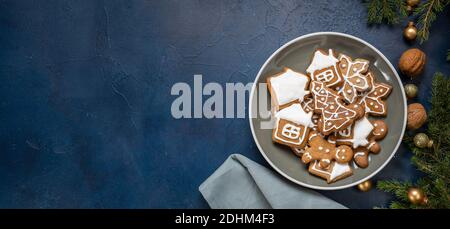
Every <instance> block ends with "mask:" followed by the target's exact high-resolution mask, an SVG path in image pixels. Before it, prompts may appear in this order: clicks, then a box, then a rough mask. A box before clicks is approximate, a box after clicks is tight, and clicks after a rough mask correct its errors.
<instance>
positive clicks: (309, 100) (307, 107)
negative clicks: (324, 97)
mask: <svg viewBox="0 0 450 229" xmlns="http://www.w3.org/2000/svg"><path fill="white" fill-rule="evenodd" d="M301 105H302V108H303V110H304V111H305V112H307V113H308V112H314V99H313V97H311V96H308V97H306V98H305V100H303V102H301ZM319 118H320V116H319V115H318V114H315V113H313V115H312V117H311V121H312V123H313V126H312V129H313V130H317V125H318V124H319Z"/></svg>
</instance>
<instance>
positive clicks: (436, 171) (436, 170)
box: [377, 72, 450, 209]
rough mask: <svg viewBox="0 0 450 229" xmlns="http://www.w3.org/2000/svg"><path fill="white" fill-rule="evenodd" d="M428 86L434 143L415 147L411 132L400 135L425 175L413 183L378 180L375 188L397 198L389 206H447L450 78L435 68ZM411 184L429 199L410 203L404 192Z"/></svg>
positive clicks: (449, 198) (449, 196) (449, 191)
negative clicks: (429, 86) (424, 203)
mask: <svg viewBox="0 0 450 229" xmlns="http://www.w3.org/2000/svg"><path fill="white" fill-rule="evenodd" d="M431 86H432V91H431V99H430V103H431V109H430V110H429V112H428V130H427V135H428V136H429V137H430V138H431V139H432V140H433V142H434V144H433V147H432V148H423V149H422V148H418V147H416V146H415V145H414V142H413V136H411V135H408V134H406V135H405V137H404V139H403V140H404V143H405V144H406V145H407V146H408V147H409V148H410V149H411V151H412V153H413V157H412V158H411V161H412V163H413V164H414V165H415V166H416V167H417V169H419V170H420V171H422V172H424V173H425V176H424V177H423V178H421V179H419V180H418V181H417V182H415V184H414V185H413V184H412V183H411V182H409V181H406V182H400V181H379V182H378V185H377V188H378V189H380V190H382V191H385V192H390V193H393V194H394V195H395V196H396V198H397V200H395V201H393V202H392V203H391V204H390V205H389V208H393V209H399V208H450V187H449V183H450V114H449V113H448V111H449V110H450V96H449V95H450V79H449V78H448V76H445V75H444V74H442V73H439V72H438V73H436V74H435V75H434V77H433V81H432V84H431ZM410 187H418V188H420V189H422V190H423V192H424V193H425V194H426V195H427V197H428V203H427V204H426V205H413V204H411V203H409V201H408V196H407V194H408V189H409V188H410Z"/></svg>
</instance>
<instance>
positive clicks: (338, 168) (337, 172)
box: [330, 162, 351, 181]
mask: <svg viewBox="0 0 450 229" xmlns="http://www.w3.org/2000/svg"><path fill="white" fill-rule="evenodd" d="M350 171H351V168H350V166H349V165H348V164H340V163H337V162H335V163H334V166H333V169H332V170H331V174H330V180H332V181H333V180H334V179H336V178H337V177H339V176H341V175H343V174H344V173H347V172H350Z"/></svg>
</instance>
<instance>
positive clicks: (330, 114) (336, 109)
mask: <svg viewBox="0 0 450 229" xmlns="http://www.w3.org/2000/svg"><path fill="white" fill-rule="evenodd" d="M312 83H313V84H314V85H313V88H316V89H317V86H316V85H320V90H324V91H326V90H325V89H324V83H322V82H319V81H313V82H312ZM312 94H313V95H314V97H315V100H314V102H315V104H314V107H316V108H318V107H323V108H321V109H322V118H323V122H324V123H326V125H325V126H324V127H323V131H324V132H329V131H332V130H333V129H334V130H338V129H341V127H342V126H344V125H346V124H348V122H351V121H352V119H353V118H354V117H356V112H354V111H353V110H349V109H348V108H346V107H345V106H344V105H343V103H341V102H340V101H339V99H340V97H339V96H336V95H335V94H333V93H331V92H330V91H326V95H320V94H319V92H318V90H313V91H312ZM317 96H319V98H318V97H317ZM323 96H326V98H327V99H325V102H327V101H328V98H330V97H331V98H332V99H333V102H328V103H327V104H325V103H324V102H323V101H321V100H322V98H323ZM331 103H333V104H336V105H337V106H333V108H332V109H331V110H330V109H329V108H331V106H332V105H330V104H331ZM327 106H330V107H327ZM355 107H358V106H357V105H355ZM342 110H344V111H342ZM350 111H351V115H346V117H342V118H341V119H345V121H344V122H340V123H341V124H340V125H336V124H333V121H334V120H336V119H339V118H335V116H334V115H335V114H338V115H341V116H343V115H344V114H345V112H348V113H349V114H350Z"/></svg>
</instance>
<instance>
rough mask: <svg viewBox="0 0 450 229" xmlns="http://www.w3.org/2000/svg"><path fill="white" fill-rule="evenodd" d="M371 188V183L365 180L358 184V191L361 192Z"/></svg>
mask: <svg viewBox="0 0 450 229" xmlns="http://www.w3.org/2000/svg"><path fill="white" fill-rule="evenodd" d="M371 188H372V181H370V180H366V181H364V182H362V183H360V184H358V189H359V190H360V191H363V192H367V191H369V190H370V189H371Z"/></svg>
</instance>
